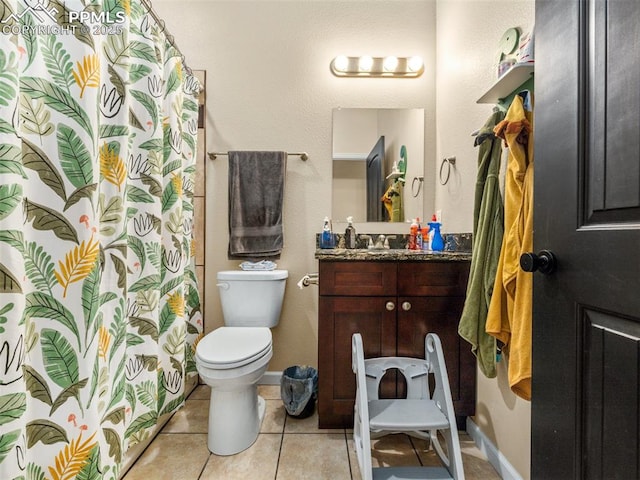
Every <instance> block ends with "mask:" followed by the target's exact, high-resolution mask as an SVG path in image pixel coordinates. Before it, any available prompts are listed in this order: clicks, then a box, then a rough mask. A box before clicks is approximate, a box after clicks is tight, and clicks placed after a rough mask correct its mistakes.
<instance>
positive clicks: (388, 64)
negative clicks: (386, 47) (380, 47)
mask: <svg viewBox="0 0 640 480" xmlns="http://www.w3.org/2000/svg"><path fill="white" fill-rule="evenodd" d="M382 65H383V67H384V71H385V72H395V71H396V68H397V67H398V57H394V56H393V55H392V56H390V57H385V59H384V62H383V64H382Z"/></svg>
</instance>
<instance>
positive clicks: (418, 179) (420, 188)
mask: <svg viewBox="0 0 640 480" xmlns="http://www.w3.org/2000/svg"><path fill="white" fill-rule="evenodd" d="M416 180H417V181H418V191H417V192H416V188H415V185H416ZM422 182H424V177H413V181H412V182H411V195H413V198H416V197H417V196H418V195H420V190H422Z"/></svg>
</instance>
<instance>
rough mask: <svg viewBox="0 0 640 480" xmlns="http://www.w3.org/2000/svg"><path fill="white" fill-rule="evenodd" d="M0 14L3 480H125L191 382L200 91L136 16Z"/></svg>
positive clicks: (22, 5)
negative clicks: (134, 456) (131, 462)
mask: <svg viewBox="0 0 640 480" xmlns="http://www.w3.org/2000/svg"><path fill="white" fill-rule="evenodd" d="M0 15H1V18H0V30H1V33H0V478H2V479H3V480H8V479H26V480H42V479H45V478H46V479H54V480H55V479H74V478H78V479H83V480H89V479H103V478H104V479H115V478H117V476H118V473H119V468H120V465H121V462H122V459H123V456H124V454H125V452H126V450H127V448H128V447H129V446H130V445H133V444H135V443H138V442H140V441H142V440H144V439H145V438H146V437H148V436H149V435H150V432H151V430H152V429H153V427H154V426H155V425H156V423H157V420H158V418H159V417H160V416H161V415H163V414H165V413H170V412H172V411H174V410H176V409H177V408H179V407H180V405H181V404H182V402H183V401H184V385H185V380H186V378H187V377H188V376H190V375H195V364H194V359H193V351H194V348H195V343H196V342H197V340H198V339H199V338H200V336H201V334H202V333H201V332H202V318H201V312H200V307H199V297H198V290H197V288H196V287H197V285H196V277H195V267H194V261H193V257H194V252H195V249H194V244H193V237H192V228H193V211H194V210H193V203H192V196H193V187H194V181H193V175H194V169H195V167H194V161H195V155H196V140H195V136H196V133H197V121H196V116H197V101H196V95H197V94H198V91H199V84H198V81H197V80H196V79H195V78H194V77H192V76H191V75H189V74H187V73H186V72H185V70H184V69H183V65H182V61H181V58H180V55H179V52H177V51H176V50H175V49H174V48H173V47H172V46H171V45H170V44H169V42H168V41H167V39H166V37H165V35H164V33H163V31H162V28H161V27H160V26H159V25H157V24H156V22H155V21H154V20H153V17H152V16H151V15H150V14H149V12H148V10H147V9H146V7H145V6H144V5H142V4H141V3H140V2H139V1H135V0H131V1H129V0H91V1H89V0H85V1H82V0H77V1H71V0H68V1H65V2H64V3H63V1H62V0H60V1H42V0H40V1H36V0H33V1H20V2H19V1H15V0H0Z"/></svg>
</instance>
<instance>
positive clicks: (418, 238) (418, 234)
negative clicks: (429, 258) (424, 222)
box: [416, 217, 424, 250]
mask: <svg viewBox="0 0 640 480" xmlns="http://www.w3.org/2000/svg"><path fill="white" fill-rule="evenodd" d="M416 223H417V224H418V228H417V230H416V250H422V242H424V238H422V226H421V225H420V217H417V218H416Z"/></svg>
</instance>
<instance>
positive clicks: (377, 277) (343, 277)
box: [319, 261, 398, 296]
mask: <svg viewBox="0 0 640 480" xmlns="http://www.w3.org/2000/svg"><path fill="white" fill-rule="evenodd" d="M319 273H320V276H319V278H320V284H319V291H320V295H349V296H376V295H396V293H397V278H398V267H397V264H396V263H395V262H326V261H321V262H320V270H319Z"/></svg>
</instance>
